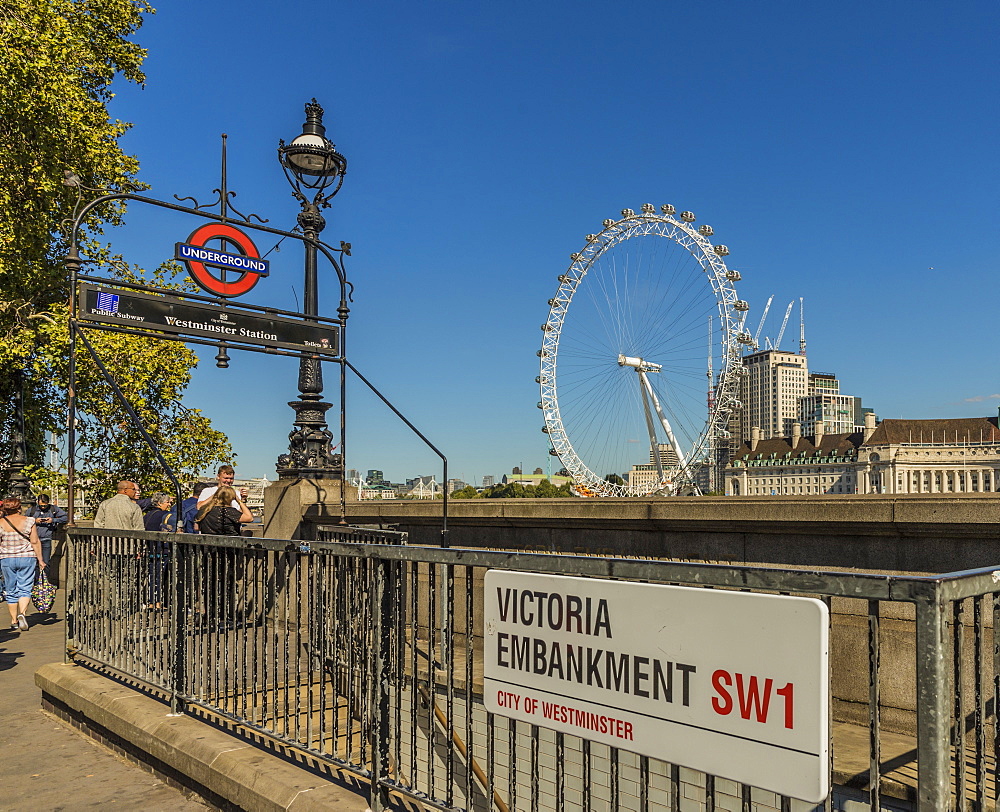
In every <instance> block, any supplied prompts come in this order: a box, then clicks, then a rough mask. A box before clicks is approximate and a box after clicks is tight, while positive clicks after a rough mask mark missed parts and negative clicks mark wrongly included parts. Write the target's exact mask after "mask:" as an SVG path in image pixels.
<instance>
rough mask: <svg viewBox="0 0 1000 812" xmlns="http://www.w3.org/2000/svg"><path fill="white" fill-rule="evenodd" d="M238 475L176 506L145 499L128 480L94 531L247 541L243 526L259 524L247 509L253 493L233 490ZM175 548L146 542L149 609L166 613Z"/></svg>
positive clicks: (223, 473) (228, 474) (222, 473)
mask: <svg viewBox="0 0 1000 812" xmlns="http://www.w3.org/2000/svg"><path fill="white" fill-rule="evenodd" d="M235 477H236V471H235V469H234V468H233V467H232V466H231V465H223V466H222V467H221V468H219V470H218V473H217V475H216V478H215V483H214V484H213V483H208V482H197V483H195V484H194V485H193V486H192V488H191V495H190V496H189V497H187V498H186V499H184V500H183V501H182V502H181V504H180V510H179V511H178V510H177V508H176V507H175V506H174V499H173V497H172V496H171V495H170V494H168V493H154V494H153V496H152V497H151V498H149V499H141V498H140V496H141V493H140V490H139V486H138V485H137V484H136V483H135V482H131V481H128V480H123V481H122V482H119V483H118V487H117V493H116V494H115V495H114V496H112V497H111V498H110V499H106V500H104V501H103V502H101V504H100V505H98V507H97V515H96V516H95V517H94V527H100V528H108V529H118V530H152V531H162V532H174V531H175V530H176V529H177V528H178V516H179V517H180V519H179V521H180V529H181V530H182V531H183V532H185V533H203V534H209V535H213V536H241V535H243V532H244V531H243V525H244V524H247V523H248V522H252V521H253V514H252V513H251V512H250V509H249V508H248V507H247V505H246V501H245V500H246V498H247V492H246V489H245V488H241V489H240V491H239V493H237V491H236V490H235V489H234V488H233V480H234V479H235ZM170 547H171V545H170V544H169V542H167V541H165V540H163V541H161V540H159V539H156V538H153V539H147V540H146V559H147V568H148V579H147V581H146V584H147V586H146V607H147V608H148V609H154V610H155V609H162V608H163V607H164V599H165V597H166V593H167V590H166V589H165V587H164V580H165V577H166V574H167V567H168V564H169V560H170V555H171V551H170Z"/></svg>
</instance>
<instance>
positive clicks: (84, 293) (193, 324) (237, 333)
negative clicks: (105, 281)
mask: <svg viewBox="0 0 1000 812" xmlns="http://www.w3.org/2000/svg"><path fill="white" fill-rule="evenodd" d="M79 304H80V308H79V314H78V315H79V318H80V319H82V320H85V321H90V322H98V323H100V324H109V325H115V326H118V327H126V328H131V329H133V330H143V331H146V330H149V331H154V332H163V333H176V334H178V335H188V336H197V337H198V338H210V339H214V340H217V341H230V342H234V343H242V344H254V345H258V346H264V347H281V348H282V349H286V350H297V351H299V352H309V353H316V354H317V355H329V356H336V355H337V354H338V353H339V351H340V327H339V326H337V325H329V324H316V323H313V322H307V321H299V320H296V319H288V318H282V317H280V316H271V315H268V314H267V313H253V312H249V311H246V310H237V309H233V308H228V307H225V308H224V307H219V306H217V305H211V304H203V303H200V302H194V301H190V300H188V301H181V300H180V299H178V298H175V297H173V296H152V295H150V294H146V293H138V292H135V291H130V290H124V289H120V288H103V287H98V286H96V285H88V284H85V285H81V286H80V303H79Z"/></svg>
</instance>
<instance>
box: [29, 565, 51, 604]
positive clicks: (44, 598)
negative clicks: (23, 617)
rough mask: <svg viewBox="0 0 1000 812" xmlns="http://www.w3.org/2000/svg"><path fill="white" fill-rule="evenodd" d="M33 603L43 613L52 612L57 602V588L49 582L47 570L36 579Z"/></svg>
mask: <svg viewBox="0 0 1000 812" xmlns="http://www.w3.org/2000/svg"><path fill="white" fill-rule="evenodd" d="M31 602H32V603H33V604H35V608H36V609H37V610H38V611H39V612H42V613H45V612H48V611H49V610H51V609H52V604H54V603H55V602H56V588H55V587H54V586H53V585H52V583H51V582H50V581H49V576H47V575H46V574H45V570H40V571H39V573H38V576H37V577H36V578H35V585H34V586H33V587H32V588H31Z"/></svg>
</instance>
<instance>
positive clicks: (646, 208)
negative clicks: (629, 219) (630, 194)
mask: <svg viewBox="0 0 1000 812" xmlns="http://www.w3.org/2000/svg"><path fill="white" fill-rule="evenodd" d="M655 211H656V206H654V205H653V204H652V203H643V204H642V213H643V214H653V213H654V212H655Z"/></svg>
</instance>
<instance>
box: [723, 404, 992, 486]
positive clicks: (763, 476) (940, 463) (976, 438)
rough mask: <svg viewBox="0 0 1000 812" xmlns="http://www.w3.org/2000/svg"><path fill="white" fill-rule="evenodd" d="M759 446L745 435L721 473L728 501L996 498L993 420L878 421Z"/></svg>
mask: <svg viewBox="0 0 1000 812" xmlns="http://www.w3.org/2000/svg"><path fill="white" fill-rule="evenodd" d="M821 425H822V424H820V423H817V424H816V428H817V431H816V432H814V433H813V434H812V435H803V433H802V431H801V426H800V424H799V423H794V424H793V426H792V433H791V436H789V437H773V438H769V439H764V438H763V437H762V436H761V434H762V432H761V431H760V429H758V428H756V427H754V428H752V429H751V435H750V442H748V443H744V444H743V445H742V446H741V447H740V449H739V450H738V451H737V453H736V454H735V455H734V456H733V458H732V460H731V461H730V463H729V465H728V466H726V472H725V483H726V494H727V495H728V496H768V495H795V496H799V495H802V496H807V495H820V494H849V493H888V494H921V493H938V494H940V493H984V492H993V491H997V490H1000V428H998V421H997V418H996V417H970V418H953V419H946V420H883V421H882V422H881V423H879V424H878V425H877V426H876V422H875V416H874V415H872V414H867V415H865V427H864V430H863V431H861V432H850V433H840V434H827V433H825V432H824V431H823V430H822V427H821Z"/></svg>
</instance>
